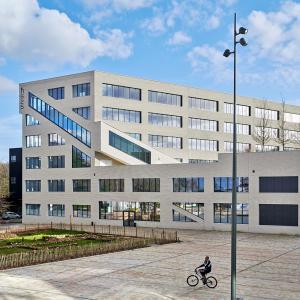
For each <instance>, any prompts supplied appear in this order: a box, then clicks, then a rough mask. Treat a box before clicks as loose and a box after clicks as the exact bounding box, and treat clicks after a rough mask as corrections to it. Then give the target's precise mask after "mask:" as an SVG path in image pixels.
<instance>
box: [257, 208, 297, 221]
mask: <svg viewBox="0 0 300 300" xmlns="http://www.w3.org/2000/svg"><path fill="white" fill-rule="evenodd" d="M259 225H276V226H298V205H296V204H259Z"/></svg>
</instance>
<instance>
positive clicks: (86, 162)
mask: <svg viewBox="0 0 300 300" xmlns="http://www.w3.org/2000/svg"><path fill="white" fill-rule="evenodd" d="M90 167H91V158H90V156H88V155H87V154H85V153H84V152H82V151H80V150H79V149H77V148H76V147H74V146H72V168H90Z"/></svg>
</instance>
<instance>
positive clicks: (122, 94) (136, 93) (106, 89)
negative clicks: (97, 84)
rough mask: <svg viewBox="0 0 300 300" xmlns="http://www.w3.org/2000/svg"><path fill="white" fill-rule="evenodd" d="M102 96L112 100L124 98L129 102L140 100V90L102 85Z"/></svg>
mask: <svg viewBox="0 0 300 300" xmlns="http://www.w3.org/2000/svg"><path fill="white" fill-rule="evenodd" d="M102 87H103V89H102V95H103V96H109V97H114V98H124V99H130V100H141V90H140V89H137V88H132V87H126V86H120V85H113V84H107V83H103V84H102Z"/></svg>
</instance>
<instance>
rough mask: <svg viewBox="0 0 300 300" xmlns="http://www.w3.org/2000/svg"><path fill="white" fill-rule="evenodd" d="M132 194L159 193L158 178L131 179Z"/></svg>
mask: <svg viewBox="0 0 300 300" xmlns="http://www.w3.org/2000/svg"><path fill="white" fill-rule="evenodd" d="M132 191H133V192H160V179H159V178H133V179H132Z"/></svg>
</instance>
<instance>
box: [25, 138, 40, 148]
mask: <svg viewBox="0 0 300 300" xmlns="http://www.w3.org/2000/svg"><path fill="white" fill-rule="evenodd" d="M41 145H42V138H41V136H40V135H27V136H26V148H32V147H41Z"/></svg>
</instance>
